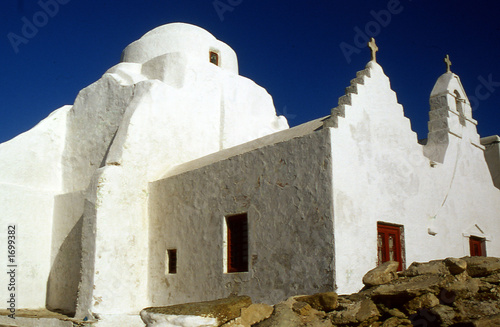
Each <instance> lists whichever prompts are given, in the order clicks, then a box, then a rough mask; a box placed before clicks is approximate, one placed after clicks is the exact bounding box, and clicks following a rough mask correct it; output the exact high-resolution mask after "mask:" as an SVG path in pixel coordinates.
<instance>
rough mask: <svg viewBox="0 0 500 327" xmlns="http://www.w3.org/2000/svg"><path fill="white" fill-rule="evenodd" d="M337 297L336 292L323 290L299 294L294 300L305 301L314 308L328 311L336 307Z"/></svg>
mask: <svg viewBox="0 0 500 327" xmlns="http://www.w3.org/2000/svg"><path fill="white" fill-rule="evenodd" d="M337 297H338V296H337V293H335V292H325V293H317V294H314V295H306V296H299V297H296V298H295V301H298V302H305V303H307V304H309V305H310V306H311V307H312V308H313V309H316V310H320V311H324V312H330V311H332V310H335V308H336V307H337Z"/></svg>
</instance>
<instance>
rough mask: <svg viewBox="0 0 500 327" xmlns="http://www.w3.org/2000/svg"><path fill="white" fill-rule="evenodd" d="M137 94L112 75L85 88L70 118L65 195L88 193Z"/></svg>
mask: <svg viewBox="0 0 500 327" xmlns="http://www.w3.org/2000/svg"><path fill="white" fill-rule="evenodd" d="M133 94H134V86H130V85H120V84H119V82H118V81H117V80H116V79H115V78H114V76H113V75H111V74H104V75H103V77H102V78H101V79H99V80H98V81H97V82H95V83H93V84H92V85H90V86H88V87H86V88H84V89H83V90H82V91H80V93H79V94H78V96H77V98H76V100H75V104H74V105H73V108H72V109H71V111H70V112H69V114H68V124H67V130H68V131H67V136H66V143H65V149H64V154H63V158H62V160H63V161H62V162H63V171H62V176H63V180H64V191H65V192H68V193H70V192H76V191H82V190H85V189H86V188H87V186H88V184H89V181H90V178H91V177H92V174H93V173H94V172H95V170H96V169H97V168H99V167H101V166H102V164H103V160H104V158H105V155H106V153H107V150H108V148H109V146H110V144H111V142H112V140H113V137H114V135H115V133H116V130H117V129H118V126H119V125H120V123H121V121H122V116H123V113H124V112H125V109H126V108H127V106H128V103H129V102H130V100H131V98H132V96H133Z"/></svg>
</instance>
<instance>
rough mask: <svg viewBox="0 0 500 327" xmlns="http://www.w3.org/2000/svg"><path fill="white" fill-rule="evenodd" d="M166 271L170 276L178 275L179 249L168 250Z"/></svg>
mask: <svg viewBox="0 0 500 327" xmlns="http://www.w3.org/2000/svg"><path fill="white" fill-rule="evenodd" d="M166 259H167V262H166V265H165V266H166V268H167V269H166V270H167V272H168V273H169V274H177V249H170V250H167V255H166Z"/></svg>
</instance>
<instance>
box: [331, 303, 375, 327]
mask: <svg viewBox="0 0 500 327" xmlns="http://www.w3.org/2000/svg"><path fill="white" fill-rule="evenodd" d="M341 309H342V310H340V311H333V312H331V313H330V314H329V316H330V319H331V321H332V323H333V324H334V325H342V324H344V325H345V324H354V323H359V322H363V321H366V320H369V319H372V318H376V317H378V316H380V312H379V311H378V309H377V306H376V305H375V303H373V301H372V300H371V299H368V298H365V299H362V300H360V301H349V300H346V301H345V302H343V303H342V305H341Z"/></svg>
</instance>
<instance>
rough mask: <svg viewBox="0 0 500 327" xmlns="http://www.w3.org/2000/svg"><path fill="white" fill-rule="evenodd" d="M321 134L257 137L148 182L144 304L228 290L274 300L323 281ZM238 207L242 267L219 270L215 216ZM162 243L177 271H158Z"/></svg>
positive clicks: (328, 231) (324, 143)
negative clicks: (242, 226) (244, 252)
mask: <svg viewBox="0 0 500 327" xmlns="http://www.w3.org/2000/svg"><path fill="white" fill-rule="evenodd" d="M291 131H293V130H291ZM278 134H281V133H278ZM271 137H273V135H271V136H269V138H271ZM329 139H330V136H329V133H328V131H322V132H318V133H312V134H309V135H307V136H304V137H300V138H293V139H291V140H287V141H284V142H281V143H277V144H274V145H271V146H265V145H266V142H267V141H265V140H266V138H263V139H259V140H256V141H253V142H251V144H256V145H257V146H258V147H260V146H262V147H261V148H258V149H256V150H252V151H249V152H246V153H243V154H233V155H232V156H231V157H230V158H229V159H224V160H221V161H219V160H220V159H219V158H217V157H215V158H212V160H213V161H215V162H214V163H211V164H209V165H206V166H203V167H201V168H198V169H194V170H191V169H192V167H193V164H189V165H188V166H187V167H186V169H187V170H188V171H186V172H182V173H181V172H178V174H177V175H175V176H171V177H168V178H165V179H162V180H159V181H157V182H155V183H152V184H151V185H150V189H149V192H150V206H149V211H150V217H151V220H150V244H149V249H150V250H149V256H150V270H149V293H150V298H151V305H166V304H173V303H181V302H190V301H200V300H210V299H216V298H221V297H225V296H228V295H230V294H232V293H237V294H246V295H249V296H251V297H252V299H253V300H254V301H262V302H266V303H276V302H278V301H280V300H283V299H284V298H286V297H287V296H290V295H295V294H309V293H314V292H320V291H331V290H333V288H334V285H335V281H334V274H335V272H334V262H333V256H334V248H333V221H332V207H331V201H332V199H331V196H330V194H331V158H330V155H329V148H330V144H329ZM238 149H239V148H238V147H236V148H233V149H230V150H232V151H234V152H236V153H237V152H238ZM240 151H241V150H240ZM221 155H223V153H222V154H221ZM180 170H181V171H182V166H181V167H180ZM243 212H247V213H248V224H249V261H250V262H249V272H247V273H224V269H225V266H224V260H223V252H224V246H223V239H224V237H223V235H224V228H223V227H224V224H225V220H224V219H225V218H224V217H225V216H226V215H231V214H237V213H243ZM171 248H176V249H177V262H178V267H177V274H165V252H166V250H167V249H171Z"/></svg>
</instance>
